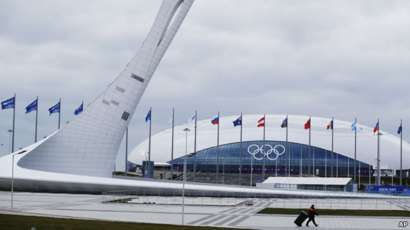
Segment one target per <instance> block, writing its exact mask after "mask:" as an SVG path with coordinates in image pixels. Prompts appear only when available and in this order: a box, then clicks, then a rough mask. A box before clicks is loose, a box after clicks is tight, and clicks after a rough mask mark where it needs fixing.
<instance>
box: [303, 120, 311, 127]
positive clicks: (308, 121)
mask: <svg viewBox="0 0 410 230" xmlns="http://www.w3.org/2000/svg"><path fill="white" fill-rule="evenodd" d="M304 128H305V129H310V128H311V121H310V118H309V120H307V121H306V123H305V127H304Z"/></svg>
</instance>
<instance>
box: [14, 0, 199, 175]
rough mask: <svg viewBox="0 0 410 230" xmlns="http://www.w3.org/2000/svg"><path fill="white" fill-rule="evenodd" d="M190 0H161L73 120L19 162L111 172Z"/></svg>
mask: <svg viewBox="0 0 410 230" xmlns="http://www.w3.org/2000/svg"><path fill="white" fill-rule="evenodd" d="M192 3H193V0H164V1H163V3H162V5H161V8H160V10H159V13H158V15H157V17H156V19H155V22H154V24H153V26H152V28H151V30H150V32H149V34H148V36H147V37H146V39H145V41H144V42H143V44H142V46H141V48H140V50H139V52H138V53H137V55H136V56H135V57H134V58H133V59H132V60H131V61H130V62H129V63H128V65H127V66H126V67H125V69H124V70H123V71H122V72H121V73H120V74H119V76H118V77H117V78H116V79H115V80H114V81H113V82H112V83H111V84H110V85H109V87H108V88H107V89H106V90H105V91H104V92H103V93H102V94H101V95H100V96H99V97H97V98H96V99H95V100H94V101H93V102H92V103H91V104H90V105H89V106H88V107H87V109H86V110H85V111H84V113H83V114H82V115H81V116H79V117H78V118H77V119H76V120H74V121H72V122H71V123H70V124H68V125H66V126H65V127H63V128H62V129H61V130H59V131H58V132H57V133H55V134H54V135H53V136H51V137H50V138H48V139H47V140H46V141H44V142H43V143H41V144H40V145H38V146H37V147H36V148H34V149H33V150H32V151H31V152H30V153H29V154H26V155H25V156H24V157H22V159H21V160H20V161H19V162H18V165H19V166H20V167H23V168H28V169H35V170H41V171H50V172H59V173H69V174H80V175H88V176H111V174H112V171H113V169H114V162H115V157H116V154H117V152H118V149H119V147H120V144H121V140H122V137H123V136H124V132H125V128H126V127H127V125H128V123H129V122H130V120H131V118H132V116H133V114H134V111H135V108H136V106H137V105H138V103H139V101H140V99H141V97H142V95H143V93H144V91H145V89H146V87H147V85H148V83H149V81H150V80H151V77H152V75H153V73H154V71H155V70H156V68H157V66H158V64H159V62H160V61H161V58H162V57H163V56H164V53H165V51H166V50H167V48H168V46H169V45H170V43H171V41H172V39H173V38H174V36H175V34H176V32H177V30H178V28H179V27H180V26H181V24H182V22H183V20H184V18H185V16H186V14H187V13H188V11H189V9H190V7H191V5H192Z"/></svg>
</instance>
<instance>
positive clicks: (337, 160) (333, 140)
mask: <svg viewBox="0 0 410 230" xmlns="http://www.w3.org/2000/svg"><path fill="white" fill-rule="evenodd" d="M333 119H334V118H333V117H332V122H333ZM332 125H333V126H334V124H332ZM334 138H335V132H334V127H332V154H334V152H335V139H334ZM336 177H339V154H336Z"/></svg>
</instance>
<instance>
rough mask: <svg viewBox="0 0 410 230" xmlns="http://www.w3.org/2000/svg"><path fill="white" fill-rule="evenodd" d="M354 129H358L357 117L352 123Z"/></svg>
mask: <svg viewBox="0 0 410 230" xmlns="http://www.w3.org/2000/svg"><path fill="white" fill-rule="evenodd" d="M352 131H353V132H355V131H357V119H356V118H355V119H354V121H353V123H352Z"/></svg>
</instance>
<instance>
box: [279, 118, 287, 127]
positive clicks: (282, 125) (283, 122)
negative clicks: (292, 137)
mask: <svg viewBox="0 0 410 230" xmlns="http://www.w3.org/2000/svg"><path fill="white" fill-rule="evenodd" d="M280 127H281V128H287V127H288V117H286V118H285V119H283V121H282V124H281V125H280Z"/></svg>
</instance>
